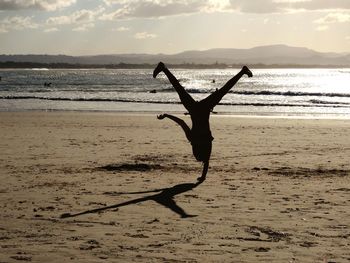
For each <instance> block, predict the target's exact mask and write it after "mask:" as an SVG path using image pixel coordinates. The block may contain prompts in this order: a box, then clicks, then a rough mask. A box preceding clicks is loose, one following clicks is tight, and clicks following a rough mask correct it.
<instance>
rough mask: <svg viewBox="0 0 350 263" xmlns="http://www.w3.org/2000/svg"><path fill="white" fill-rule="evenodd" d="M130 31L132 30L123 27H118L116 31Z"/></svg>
mask: <svg viewBox="0 0 350 263" xmlns="http://www.w3.org/2000/svg"><path fill="white" fill-rule="evenodd" d="M129 30H130V28H129V27H124V26H121V27H118V28H117V29H116V30H115V31H118V32H125V31H129Z"/></svg>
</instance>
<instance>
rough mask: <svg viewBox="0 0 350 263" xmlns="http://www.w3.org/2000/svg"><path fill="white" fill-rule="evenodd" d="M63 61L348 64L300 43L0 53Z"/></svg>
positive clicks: (347, 56) (346, 58) (349, 59)
mask: <svg viewBox="0 0 350 263" xmlns="http://www.w3.org/2000/svg"><path fill="white" fill-rule="evenodd" d="M8 61H12V62H33V63H67V64H84V65H108V64H120V63H126V64H156V63H157V62H159V61H163V62H165V63H168V64H185V63H195V64H213V63H225V64H228V65H237V64H238V65H242V64H248V65H252V64H255V65H256V64H265V65H282V66H285V65H300V66H310V65H316V66H346V67H349V66H350V53H324V52H317V51H314V50H311V49H308V48H303V47H291V46H286V45H271V46H260V47H255V48H249V49H235V48H216V49H209V50H204V51H195V50H193V51H185V52H181V53H178V54H173V55H166V54H118V55H94V56H66V55H0V62H8Z"/></svg>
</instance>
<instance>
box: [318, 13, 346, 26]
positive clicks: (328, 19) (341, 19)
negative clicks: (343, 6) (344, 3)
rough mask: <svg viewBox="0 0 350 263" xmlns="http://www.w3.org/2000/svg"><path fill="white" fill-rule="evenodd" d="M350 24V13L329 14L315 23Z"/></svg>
mask: <svg viewBox="0 0 350 263" xmlns="http://www.w3.org/2000/svg"><path fill="white" fill-rule="evenodd" d="M345 22H350V13H345V12H344V13H329V14H327V15H326V16H324V17H321V18H319V19H317V20H315V21H314V23H316V24H334V23H345Z"/></svg>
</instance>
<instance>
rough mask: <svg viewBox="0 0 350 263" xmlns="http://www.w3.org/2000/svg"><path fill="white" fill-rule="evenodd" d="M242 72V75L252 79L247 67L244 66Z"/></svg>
mask: <svg viewBox="0 0 350 263" xmlns="http://www.w3.org/2000/svg"><path fill="white" fill-rule="evenodd" d="M242 71H243V72H244V74H246V75H247V76H248V77H249V78H251V77H253V73H252V72H251V71H250V69H249V68H248V67H247V66H244V67H243V68H242Z"/></svg>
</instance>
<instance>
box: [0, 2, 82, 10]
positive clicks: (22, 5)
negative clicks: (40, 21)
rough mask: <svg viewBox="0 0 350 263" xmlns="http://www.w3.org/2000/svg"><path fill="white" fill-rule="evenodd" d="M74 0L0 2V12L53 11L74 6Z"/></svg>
mask: <svg viewBox="0 0 350 263" xmlns="http://www.w3.org/2000/svg"><path fill="white" fill-rule="evenodd" d="M75 2H76V0H0V10H22V9H38V10H46V11H54V10H57V9H61V8H64V7H68V6H70V5H72V4H74V3H75Z"/></svg>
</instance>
